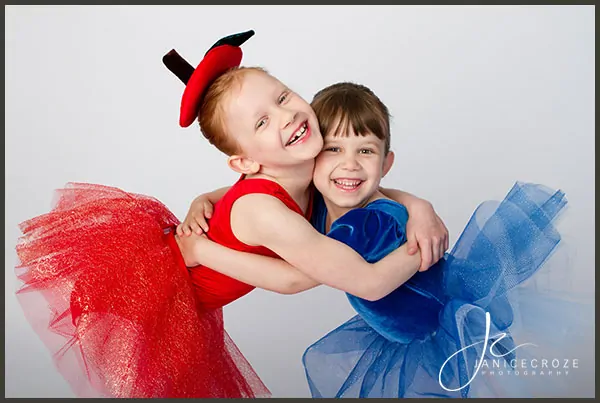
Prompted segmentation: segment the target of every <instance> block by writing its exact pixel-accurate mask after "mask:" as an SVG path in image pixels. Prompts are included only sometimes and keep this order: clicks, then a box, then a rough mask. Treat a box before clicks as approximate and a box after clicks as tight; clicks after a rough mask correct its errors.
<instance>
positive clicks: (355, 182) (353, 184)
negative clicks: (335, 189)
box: [333, 179, 362, 187]
mask: <svg viewBox="0 0 600 403" xmlns="http://www.w3.org/2000/svg"><path fill="white" fill-rule="evenodd" d="M333 182H334V183H335V184H336V185H341V186H345V187H357V186H358V185H360V184H361V183H362V181H361V180H348V179H341V180H338V179H334V180H333Z"/></svg>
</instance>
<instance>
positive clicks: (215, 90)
mask: <svg viewBox="0 0 600 403" xmlns="http://www.w3.org/2000/svg"><path fill="white" fill-rule="evenodd" d="M249 71H260V72H263V73H266V74H268V72H267V71H266V70H265V69H263V68H261V67H242V66H240V67H234V68H231V69H229V70H227V71H226V72H225V73H223V74H222V75H220V76H219V77H218V78H217V79H216V80H215V81H214V82H213V83H212V84H211V85H210V87H208V90H207V91H206V94H205V95H204V98H203V99H202V103H201V104H200V110H199V111H198V123H200V131H202V134H203V135H204V137H206V138H207V139H208V141H209V142H210V143H211V144H212V145H214V146H215V147H217V148H218V149H219V150H220V151H222V152H223V153H225V154H227V155H233V154H237V153H239V152H240V149H239V145H238V143H237V142H236V141H235V139H234V138H233V137H232V136H231V133H227V130H226V129H225V121H224V119H223V114H224V110H223V101H224V100H225V97H226V96H227V95H229V94H230V92H231V89H232V88H233V87H234V85H237V86H238V88H239V87H240V86H241V85H242V79H243V77H244V75H245V74H246V73H248V72H249Z"/></svg>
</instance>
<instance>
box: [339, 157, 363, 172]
mask: <svg viewBox="0 0 600 403" xmlns="http://www.w3.org/2000/svg"><path fill="white" fill-rule="evenodd" d="M344 154H345V155H344V157H343V158H344V159H343V161H342V163H341V168H342V169H345V170H346V171H358V170H360V164H359V163H358V160H357V159H356V154H355V153H344Z"/></svg>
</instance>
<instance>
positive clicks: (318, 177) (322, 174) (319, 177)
mask: <svg viewBox="0 0 600 403" xmlns="http://www.w3.org/2000/svg"><path fill="white" fill-rule="evenodd" d="M330 173H331V170H330V169H329V165H328V164H327V160H326V158H322V157H321V156H320V155H319V156H317V159H316V160H315V169H314V171H313V180H314V181H315V182H323V181H327V180H329V174H330Z"/></svg>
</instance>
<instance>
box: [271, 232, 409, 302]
mask: <svg viewBox="0 0 600 403" xmlns="http://www.w3.org/2000/svg"><path fill="white" fill-rule="evenodd" d="M325 239H327V241H323V240H321V241H320V242H318V243H317V242H315V243H314V244H313V246H312V248H304V249H305V250H309V251H310V252H309V253H304V254H302V255H299V254H298V253H297V252H293V253H289V252H284V253H283V254H282V256H284V258H285V259H287V260H288V261H289V262H290V263H291V264H292V265H293V266H294V267H297V268H298V269H299V270H301V271H303V272H304V273H306V274H307V275H308V276H310V277H311V278H314V279H315V280H317V281H319V282H321V283H323V284H325V285H328V286H330V287H333V288H337V289H339V290H341V291H345V292H347V293H349V294H352V295H355V296H357V297H359V298H363V299H367V300H370V301H375V300H378V299H381V298H383V297H384V296H386V295H387V294H389V293H390V292H392V291H393V290H395V289H396V288H398V287H399V286H400V285H402V284H403V283H404V282H406V280H408V279H409V278H410V277H412V276H413V275H414V274H415V273H416V272H417V270H418V269H419V266H420V262H421V256H420V253H416V254H415V255H409V254H408V252H407V247H406V246H402V247H400V248H399V249H397V250H396V251H394V252H392V253H390V255H388V256H387V257H386V258H384V259H382V260H381V261H379V262H377V263H373V264H370V263H368V262H366V261H365V260H364V259H363V258H362V257H361V256H360V255H359V254H358V253H356V252H355V251H354V250H353V249H352V248H350V247H349V246H347V245H345V244H343V243H341V242H338V241H336V240H333V239H330V238H326V237H325ZM307 246H309V245H307ZM286 256H287V257H286Z"/></svg>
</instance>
